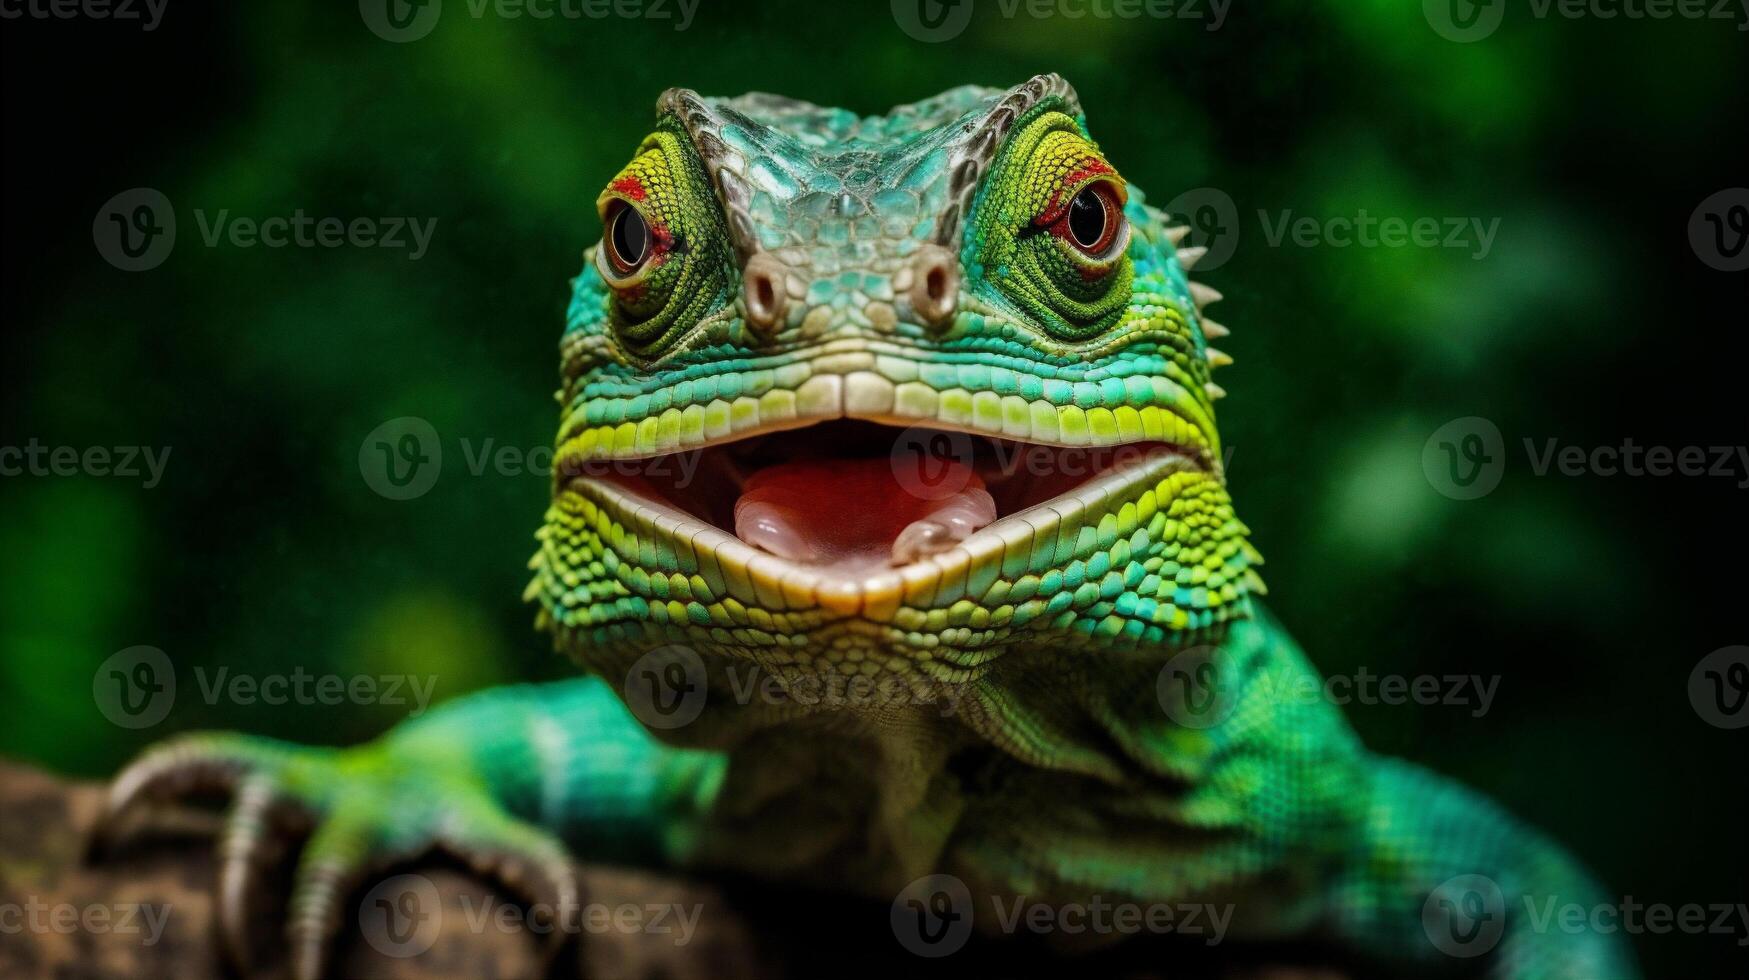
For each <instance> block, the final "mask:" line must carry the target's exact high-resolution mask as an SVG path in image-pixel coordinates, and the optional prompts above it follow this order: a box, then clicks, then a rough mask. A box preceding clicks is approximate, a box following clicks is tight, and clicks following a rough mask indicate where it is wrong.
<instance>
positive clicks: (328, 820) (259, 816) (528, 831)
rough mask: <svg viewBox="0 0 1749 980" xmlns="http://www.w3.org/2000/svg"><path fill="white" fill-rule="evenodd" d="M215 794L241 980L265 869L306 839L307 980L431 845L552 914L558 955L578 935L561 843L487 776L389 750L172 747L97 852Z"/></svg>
mask: <svg viewBox="0 0 1749 980" xmlns="http://www.w3.org/2000/svg"><path fill="white" fill-rule="evenodd" d="M215 793H217V794H229V797H230V804H229V807H228V809H227V811H226V813H225V815H224V819H223V828H222V830H221V832H220V834H219V838H218V843H217V847H218V853H219V872H218V882H217V892H218V902H217V906H218V917H217V918H218V924H219V940H220V943H221V945H222V947H223V949H224V952H225V954H226V956H227V957H228V958H229V959H230V960H231V961H232V963H233V964H234V965H235V966H236V967H237V969H238V970H239V971H240V972H242V973H245V974H248V973H250V972H251V970H252V968H253V967H254V966H255V964H254V962H253V959H254V956H253V947H252V944H251V943H250V941H249V935H248V932H249V930H248V925H249V923H250V922H251V921H252V919H251V912H252V909H253V903H254V902H255V901H256V900H258V899H259V898H260V897H261V895H262V893H263V889H264V887H265V886H264V884H263V879H264V877H265V876H266V872H268V871H270V870H272V868H273V867H274V866H275V864H276V863H277V862H279V861H281V860H283V859H284V857H285V856H286V854H287V853H288V852H289V850H290V847H289V846H288V845H290V844H291V843H293V842H295V841H296V840H297V839H299V838H300V837H303V836H305V835H307V836H308V841H307V843H305V845H304V848H303V851H302V854H301V855H300V856H299V858H298V863H297V866H296V868H295V870H294V872H293V878H292V888H291V896H290V899H289V903H288V905H287V908H288V917H289V921H288V923H287V927H286V929H287V938H288V940H289V943H290V954H291V959H292V974H293V976H296V977H298V978H315V977H319V976H321V975H322V973H323V972H324V967H325V964H326V962H327V959H328V956H329V954H330V952H331V951H332V947H333V944H334V940H335V937H336V935H337V934H338V932H339V930H340V926H341V923H342V919H343V916H344V909H345V903H346V901H347V899H348V898H349V897H350V896H351V895H352V893H353V891H354V890H355V889H357V888H358V887H359V886H361V885H362V884H364V883H365V881H366V880H367V879H368V878H370V877H371V876H372V875H376V874H380V873H381V872H382V871H383V870H384V869H386V868H388V867H390V866H392V865H395V864H400V863H404V862H408V861H412V860H415V859H417V858H419V857H420V856H422V855H424V854H427V853H430V852H432V851H441V852H444V853H447V854H449V855H451V856H453V857H455V858H457V859H459V860H461V861H462V862H464V863H466V864H467V865H468V866H469V867H471V868H473V869H474V870H475V871H476V872H477V873H480V874H482V875H484V876H486V877H488V878H491V879H494V880H496V881H498V882H501V883H502V884H503V885H504V886H505V887H506V888H508V889H509V890H510V891H511V892H512V893H514V894H516V895H517V897H519V898H521V899H522V900H524V901H525V902H527V903H528V904H530V905H531V906H536V907H543V908H546V909H551V910H552V911H553V914H554V916H555V917H556V920H555V922H554V928H553V929H552V931H551V933H550V935H549V938H548V943H547V950H546V952H547V956H548V958H549V961H550V959H551V957H552V956H553V955H555V954H556V953H557V952H558V951H559V949H560V948H561V947H562V946H563V945H564V943H565V939H566V937H568V936H570V935H574V934H576V933H577V931H578V929H577V919H578V918H579V916H580V911H581V907H582V902H581V890H580V887H579V884H578V881H577V877H576V873H575V871H574V869H573V867H572V864H571V859H570V855H569V854H568V852H567V851H566V849H565V846H564V844H562V843H561V842H560V841H559V840H558V838H556V837H554V836H553V835H552V834H550V833H548V832H547V831H546V830H544V829H542V828H540V827H537V826H535V825H534V824H531V823H528V822H526V821H523V820H520V819H518V818H517V817H515V816H513V815H511V814H510V813H507V812H506V811H505V810H504V809H503V808H502V807H501V806H500V805H499V804H498V803H497V801H495V800H494V799H493V798H492V797H491V796H490V794H489V793H488V792H487V790H486V788H485V787H484V786H482V785H480V784H479V783H478V781H477V780H475V779H473V778H471V777H469V776H466V775H455V774H453V773H446V772H444V771H443V770H442V769H441V767H440V768H438V769H437V770H436V771H434V770H433V769H432V768H431V767H429V766H427V765H419V764H414V761H413V760H410V759H401V758H398V757H397V756H396V755H395V754H394V753H393V751H392V750H390V749H388V748H386V747H384V746H382V745H380V744H370V745H365V746H361V747H359V748H355V749H326V748H310V747H305V746H299V745H294V744H291V743H288V742H280V741H277V740H274V739H267V738H260V737H254V736H248V735H239V734H231V733H196V734H190V735H184V736H180V737H177V738H173V739H170V740H167V741H165V742H162V743H160V744H158V745H156V746H154V747H152V748H150V749H148V750H147V751H146V752H145V753H143V754H142V755H141V756H140V757H139V758H138V759H136V760H135V761H134V762H133V763H131V764H130V765H129V766H128V767H127V768H125V769H124V770H122V772H121V773H120V774H119V775H118V776H117V777H116V778H115V781H114V782H113V783H112V784H111V786H110V790H109V795H108V798H107V800H106V802H105V805H104V809H103V812H102V813H101V815H100V816H99V818H98V821H97V825H96V828H95V830H94V832H93V842H92V843H93V853H94V854H102V853H104V852H105V851H107V850H108V849H109V848H110V847H111V846H112V845H113V844H114V843H116V841H117V839H118V836H119V833H120V830H121V828H122V827H123V826H124V825H125V824H126V823H127V818H128V817H129V816H131V815H133V814H134V813H136V812H137V811H138V810H140V809H142V808H144V807H145V806H147V805H150V804H168V803H176V802H180V801H182V800H185V799H187V798H189V797H192V796H198V795H210V794H215Z"/></svg>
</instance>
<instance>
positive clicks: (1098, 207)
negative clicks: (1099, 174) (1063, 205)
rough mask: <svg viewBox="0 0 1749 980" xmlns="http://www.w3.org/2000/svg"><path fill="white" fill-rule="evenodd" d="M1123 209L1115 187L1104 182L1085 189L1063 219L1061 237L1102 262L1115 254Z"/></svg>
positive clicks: (1060, 229)
mask: <svg viewBox="0 0 1749 980" xmlns="http://www.w3.org/2000/svg"><path fill="white" fill-rule="evenodd" d="M1123 220H1124V216H1123V206H1122V205H1120V204H1118V203H1117V200H1116V194H1115V193H1114V192H1113V191H1112V189H1111V187H1110V186H1109V185H1108V184H1106V183H1104V182H1100V183H1097V184H1089V185H1088V186H1086V187H1083V188H1082V189H1081V192H1080V193H1079V194H1076V195H1075V199H1074V200H1072V201H1070V202H1069V211H1068V213H1067V214H1065V215H1063V217H1062V218H1061V219H1059V225H1060V227H1059V228H1057V229H1054V230H1056V232H1057V234H1059V235H1061V236H1062V237H1063V238H1065V239H1067V240H1068V241H1070V242H1071V243H1073V244H1074V246H1075V247H1076V248H1077V249H1079V250H1080V251H1081V253H1082V254H1083V255H1086V256H1088V257H1089V258H1095V259H1102V258H1105V257H1106V256H1107V255H1108V254H1109V253H1110V252H1111V246H1112V243H1113V242H1115V241H1117V237H1118V231H1119V229H1120V227H1121V226H1122V224H1123Z"/></svg>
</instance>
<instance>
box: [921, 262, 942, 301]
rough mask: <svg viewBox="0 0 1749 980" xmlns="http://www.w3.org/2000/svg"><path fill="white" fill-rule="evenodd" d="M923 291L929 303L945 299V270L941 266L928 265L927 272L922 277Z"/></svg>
mask: <svg viewBox="0 0 1749 980" xmlns="http://www.w3.org/2000/svg"><path fill="white" fill-rule="evenodd" d="M923 291H924V294H925V295H926V296H928V298H929V301H930V302H931V303H944V302H946V301H947V270H946V269H943V268H942V267H941V266H938V265H936V266H930V267H929V274H928V275H926V276H924V277H923Z"/></svg>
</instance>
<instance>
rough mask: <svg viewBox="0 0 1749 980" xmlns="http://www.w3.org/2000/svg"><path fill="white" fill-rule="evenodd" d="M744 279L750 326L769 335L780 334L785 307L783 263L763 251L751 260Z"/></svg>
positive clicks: (744, 293)
mask: <svg viewBox="0 0 1749 980" xmlns="http://www.w3.org/2000/svg"><path fill="white" fill-rule="evenodd" d="M741 278H742V282H743V286H744V289H743V299H744V302H745V305H746V308H747V323H748V325H749V326H751V327H752V328H753V329H754V330H755V331H757V332H759V333H761V334H765V335H767V336H769V335H771V334H773V333H776V332H777V328H778V326H779V325H780V324H781V323H782V322H783V314H784V305H785V304H784V293H783V263H781V262H779V261H778V260H777V259H775V258H772V257H771V256H770V255H768V254H766V253H764V252H761V253H759V254H758V255H755V256H753V257H752V258H750V259H748V260H747V267H746V268H745V269H743V270H742V273H741Z"/></svg>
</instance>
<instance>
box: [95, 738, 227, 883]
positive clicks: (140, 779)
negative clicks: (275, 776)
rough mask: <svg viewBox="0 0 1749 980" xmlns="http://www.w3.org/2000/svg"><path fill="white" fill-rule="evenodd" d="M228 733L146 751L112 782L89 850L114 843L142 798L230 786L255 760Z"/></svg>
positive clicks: (179, 740) (175, 741) (100, 851)
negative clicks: (231, 741)
mask: <svg viewBox="0 0 1749 980" xmlns="http://www.w3.org/2000/svg"><path fill="white" fill-rule="evenodd" d="M223 739H224V736H216V735H185V736H183V737H181V738H176V739H172V740H170V741H168V742H164V743H162V744H160V745H157V746H154V747H153V748H151V749H149V750H147V751H146V753H145V754H144V755H141V756H140V757H139V758H138V759H136V760H134V761H133V762H132V763H131V764H129V765H128V767H127V768H126V769H124V770H122V772H121V774H120V775H118V776H117V777H116V778H115V780H114V781H113V782H112V783H110V786H109V793H108V795H107V796H106V797H105V798H104V803H103V808H102V809H101V810H100V811H99V812H98V815H97V819H96V820H95V821H94V822H93V824H92V828H91V845H90V853H91V854H92V855H93V856H101V855H102V854H104V853H105V852H107V851H108V849H109V848H110V847H112V846H113V845H114V844H116V843H117V842H118V841H119V840H120V837H121V835H120V834H119V833H118V831H119V829H120V827H121V825H122V821H123V819H124V818H125V817H126V816H127V815H128V814H129V813H130V812H131V811H132V810H133V809H134V808H135V807H136V806H138V805H139V804H140V803H141V802H142V801H144V800H162V799H169V798H172V797H175V796H179V795H181V794H184V793H189V792H208V791H213V790H228V789H230V788H231V787H232V786H234V785H235V784H236V782H237V780H238V779H239V778H240V777H241V776H242V774H243V773H245V772H246V771H248V770H249V769H250V768H251V766H252V764H253V759H252V754H253V753H252V752H251V751H250V750H248V749H247V748H246V747H245V746H243V745H241V744H238V745H228V744H227V743H226V742H225V741H223Z"/></svg>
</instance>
